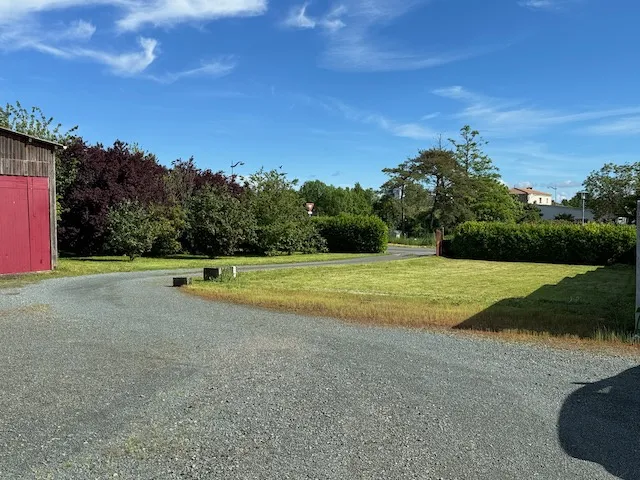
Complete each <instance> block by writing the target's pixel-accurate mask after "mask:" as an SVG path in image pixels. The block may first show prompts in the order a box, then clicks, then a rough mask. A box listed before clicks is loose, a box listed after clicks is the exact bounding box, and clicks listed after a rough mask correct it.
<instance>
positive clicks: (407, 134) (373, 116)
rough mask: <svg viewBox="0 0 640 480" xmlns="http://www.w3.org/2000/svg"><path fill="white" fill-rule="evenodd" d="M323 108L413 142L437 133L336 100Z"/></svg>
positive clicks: (415, 124)
mask: <svg viewBox="0 0 640 480" xmlns="http://www.w3.org/2000/svg"><path fill="white" fill-rule="evenodd" d="M323 106H324V107H325V108H329V109H331V110H334V111H337V112H339V113H341V114H342V115H343V116H344V117H345V118H346V119H347V120H350V121H354V122H360V123H364V124H367V125H374V126H376V127H378V128H380V129H381V130H384V131H386V132H388V133H391V134H392V135H394V136H396V137H404V138H411V139H413V140H434V139H435V138H436V137H437V136H438V132H436V131H434V130H432V129H430V128H429V127H427V126H425V125H421V124H419V123H402V122H397V121H394V120H391V119H389V118H387V117H385V116H384V115H381V114H379V113H371V112H366V111H363V110H359V109H357V108H354V107H352V106H350V105H347V104H345V103H343V102H340V101H339V100H336V99H330V100H329V103H328V104H326V103H325V104H324V105H323Z"/></svg>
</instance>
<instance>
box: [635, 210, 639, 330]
mask: <svg viewBox="0 0 640 480" xmlns="http://www.w3.org/2000/svg"><path fill="white" fill-rule="evenodd" d="M639 228H640V200H638V201H637V203H636V312H635V316H636V318H635V320H636V332H635V335H636V337H637V336H638V334H640V276H639V275H638V274H639V273H640V270H638V269H639V268H640V230H639Z"/></svg>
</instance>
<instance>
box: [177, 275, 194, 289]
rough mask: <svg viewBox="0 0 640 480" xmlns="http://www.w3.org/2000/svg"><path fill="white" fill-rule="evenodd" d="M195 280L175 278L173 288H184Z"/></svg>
mask: <svg viewBox="0 0 640 480" xmlns="http://www.w3.org/2000/svg"><path fill="white" fill-rule="evenodd" d="M192 282H193V280H192V279H191V277H173V286H174V287H182V286H184V285H191V283H192Z"/></svg>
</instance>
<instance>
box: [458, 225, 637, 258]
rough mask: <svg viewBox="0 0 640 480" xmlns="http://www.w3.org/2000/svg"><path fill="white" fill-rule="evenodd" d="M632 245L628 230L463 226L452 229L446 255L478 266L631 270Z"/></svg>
mask: <svg viewBox="0 0 640 480" xmlns="http://www.w3.org/2000/svg"><path fill="white" fill-rule="evenodd" d="M635 245H636V229H635V227H633V226H627V225H610V224H597V223H591V224H587V225H571V224H566V223H535V224H532V223H530V224H509V223H497V222H496V223H493V222H487V223H484V222H467V223H464V224H462V225H460V226H459V227H458V228H457V229H456V231H455V233H454V236H453V239H452V240H451V242H450V244H448V245H447V247H448V248H449V251H448V252H447V253H448V254H449V255H451V256H453V257H458V258H471V259H478V260H501V261H512V262H545V263H567V264H584V265H609V264H612V263H629V264H633V263H635Z"/></svg>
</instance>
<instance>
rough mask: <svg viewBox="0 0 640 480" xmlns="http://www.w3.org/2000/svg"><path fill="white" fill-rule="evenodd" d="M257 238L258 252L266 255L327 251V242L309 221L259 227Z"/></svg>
mask: <svg viewBox="0 0 640 480" xmlns="http://www.w3.org/2000/svg"><path fill="white" fill-rule="evenodd" d="M256 237H257V242H256V247H255V248H256V250H257V251H258V252H259V253H262V254H266V255H277V254H278V253H288V254H289V255H291V254H292V253H295V252H302V253H317V252H326V251H327V241H326V240H325V239H324V238H323V237H322V236H320V233H318V229H317V228H316V225H315V224H313V223H311V222H310V221H309V219H305V220H304V221H301V222H300V221H297V222H296V221H290V222H278V223H274V224H271V225H264V226H262V227H258V229H257V232H256Z"/></svg>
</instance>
